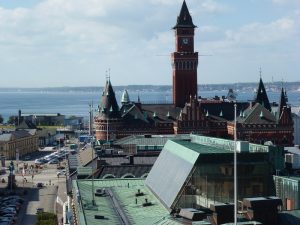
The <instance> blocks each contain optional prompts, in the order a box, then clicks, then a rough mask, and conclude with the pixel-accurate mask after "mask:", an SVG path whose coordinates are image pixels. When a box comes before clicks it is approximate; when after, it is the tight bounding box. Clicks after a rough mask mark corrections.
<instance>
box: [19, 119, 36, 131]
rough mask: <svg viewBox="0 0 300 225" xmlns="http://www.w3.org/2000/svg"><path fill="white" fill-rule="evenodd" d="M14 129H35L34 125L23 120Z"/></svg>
mask: <svg viewBox="0 0 300 225" xmlns="http://www.w3.org/2000/svg"><path fill="white" fill-rule="evenodd" d="M16 129H36V125H35V124H34V123H32V122H31V121H29V120H25V119H23V121H22V122H21V123H20V124H19V125H18V126H17V127H16Z"/></svg>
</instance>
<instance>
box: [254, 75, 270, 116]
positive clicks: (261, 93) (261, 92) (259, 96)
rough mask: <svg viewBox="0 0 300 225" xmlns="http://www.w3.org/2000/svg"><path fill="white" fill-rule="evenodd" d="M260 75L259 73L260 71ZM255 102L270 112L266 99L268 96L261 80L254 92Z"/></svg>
mask: <svg viewBox="0 0 300 225" xmlns="http://www.w3.org/2000/svg"><path fill="white" fill-rule="evenodd" d="M260 73H261V71H260ZM254 101H255V102H257V103H260V104H261V105H263V106H264V107H265V108H266V109H267V110H269V111H270V112H271V105H270V102H269V99H268V95H267V92H266V89H265V86H264V83H263V81H262V78H260V79H259V84H258V88H257V92H256V97H255V99H254Z"/></svg>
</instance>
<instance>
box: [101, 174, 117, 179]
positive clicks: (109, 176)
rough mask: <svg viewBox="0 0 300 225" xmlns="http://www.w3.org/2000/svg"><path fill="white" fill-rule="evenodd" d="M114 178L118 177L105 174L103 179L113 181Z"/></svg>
mask: <svg viewBox="0 0 300 225" xmlns="http://www.w3.org/2000/svg"><path fill="white" fill-rule="evenodd" d="M112 178H116V176H115V175H113V174H110V173H109V174H105V175H104V176H103V177H102V179H112Z"/></svg>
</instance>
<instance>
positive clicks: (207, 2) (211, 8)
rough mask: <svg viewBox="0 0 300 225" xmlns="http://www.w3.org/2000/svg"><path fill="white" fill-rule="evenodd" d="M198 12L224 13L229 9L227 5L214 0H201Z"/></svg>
mask: <svg viewBox="0 0 300 225" xmlns="http://www.w3.org/2000/svg"><path fill="white" fill-rule="evenodd" d="M198 10H199V11H200V12H201V11H202V12H208V13H224V12H228V11H230V10H231V8H230V7H229V5H225V4H221V3H219V2H217V1H214V0H203V1H202V2H201V4H200V7H199V9H198Z"/></svg>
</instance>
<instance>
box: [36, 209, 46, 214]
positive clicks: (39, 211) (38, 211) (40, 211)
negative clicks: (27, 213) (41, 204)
mask: <svg viewBox="0 0 300 225" xmlns="http://www.w3.org/2000/svg"><path fill="white" fill-rule="evenodd" d="M43 212H44V208H36V214H39V213H43Z"/></svg>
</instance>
